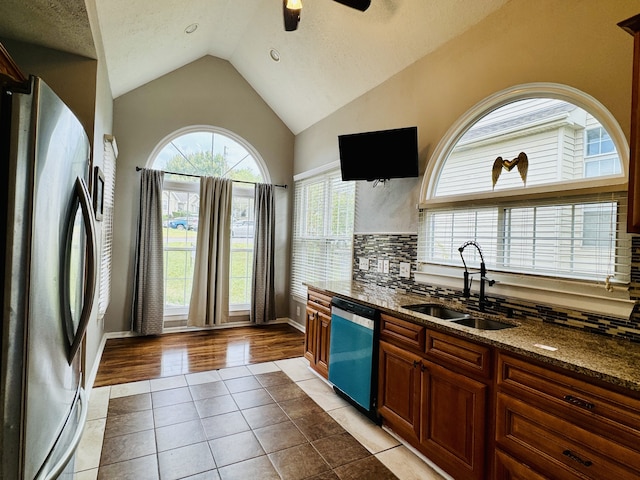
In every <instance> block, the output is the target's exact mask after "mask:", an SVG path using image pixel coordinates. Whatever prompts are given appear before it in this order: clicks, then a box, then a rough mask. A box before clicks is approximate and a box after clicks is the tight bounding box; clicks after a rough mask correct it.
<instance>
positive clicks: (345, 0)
mask: <svg viewBox="0 0 640 480" xmlns="http://www.w3.org/2000/svg"><path fill="white" fill-rule="evenodd" d="M333 1H334V2H338V3H341V4H342V5H346V6H347V7H351V8H355V9H356V10H360V11H361V12H364V11H365V10H366V9H367V8H369V5H371V0H333Z"/></svg>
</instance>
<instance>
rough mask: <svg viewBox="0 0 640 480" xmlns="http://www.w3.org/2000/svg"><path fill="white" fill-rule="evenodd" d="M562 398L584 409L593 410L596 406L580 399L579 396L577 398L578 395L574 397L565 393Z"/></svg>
mask: <svg viewBox="0 0 640 480" xmlns="http://www.w3.org/2000/svg"><path fill="white" fill-rule="evenodd" d="M564 400H565V402H569V403H570V404H572V405H575V406H576V407H580V408H584V409H586V410H593V409H594V408H596V406H595V405H594V404H593V403H591V402H587V401H586V400H582V399H581V398H578V397H574V396H573V395H565V396H564Z"/></svg>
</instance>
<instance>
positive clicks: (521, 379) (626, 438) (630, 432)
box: [497, 353, 640, 449]
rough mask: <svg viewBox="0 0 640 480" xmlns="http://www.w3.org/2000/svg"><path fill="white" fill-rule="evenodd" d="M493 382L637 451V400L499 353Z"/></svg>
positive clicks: (639, 407) (639, 432) (639, 412)
mask: <svg viewBox="0 0 640 480" xmlns="http://www.w3.org/2000/svg"><path fill="white" fill-rule="evenodd" d="M497 383H498V387H500V388H501V389H504V390H508V391H511V392H513V393H514V394H515V395H517V396H518V397H525V398H531V399H533V400H535V399H536V398H537V399H541V400H543V401H544V402H545V403H546V405H547V409H550V410H552V411H553V412H554V413H557V414H558V415H560V416H563V417H565V418H567V419H569V420H571V421H572V422H574V423H581V424H586V425H589V429H590V430H593V431H596V432H598V433H600V434H602V435H607V434H608V435H611V436H613V437H615V438H616V439H617V440H618V441H620V442H622V443H624V444H626V445H627V446H629V447H631V448H634V449H636V448H640V400H638V399H636V398H633V397H629V396H626V395H623V394H621V393H618V392H615V391H611V390H607V389H605V388H602V387H600V386H597V385H593V384H591V383H588V382H587V381H585V380H582V379H580V378H576V377H574V376H571V375H569V374H564V373H560V372H557V371H555V370H550V369H548V368H544V367H542V366H539V365H534V364H531V363H529V362H527V361H523V360H520V359H518V358H514V357H511V356H508V355H505V354H503V353H499V355H498V375H497ZM535 401H539V400H535Z"/></svg>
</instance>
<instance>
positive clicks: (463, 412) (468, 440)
mask: <svg viewBox="0 0 640 480" xmlns="http://www.w3.org/2000/svg"><path fill="white" fill-rule="evenodd" d="M421 370H422V374H421V381H420V383H421V391H422V396H421V408H420V421H421V427H420V445H421V446H422V450H423V451H424V453H425V454H426V455H427V457H429V458H433V459H437V460H436V462H437V463H438V464H439V465H440V466H441V467H442V468H443V469H444V470H445V471H447V472H448V473H450V474H451V475H452V476H453V477H454V478H465V479H478V480H480V479H484V478H486V477H485V471H484V466H485V450H486V448H485V441H486V440H485V439H486V429H485V421H486V415H487V408H486V407H487V400H488V398H487V394H488V387H487V385H485V384H484V383H481V382H479V381H477V380H474V379H472V378H469V377H467V376H465V375H461V374H459V373H455V372H452V371H450V370H448V369H446V368H444V367H441V366H439V365H436V364H435V363H432V362H426V361H425V362H423V364H422V369H421Z"/></svg>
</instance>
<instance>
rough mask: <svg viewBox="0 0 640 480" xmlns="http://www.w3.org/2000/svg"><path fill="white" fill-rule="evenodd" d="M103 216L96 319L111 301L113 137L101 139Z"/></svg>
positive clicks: (114, 163)
mask: <svg viewBox="0 0 640 480" xmlns="http://www.w3.org/2000/svg"><path fill="white" fill-rule="evenodd" d="M103 154H104V155H103V165H102V169H103V174H104V191H103V195H104V197H103V215H102V237H101V239H102V240H101V242H102V248H101V256H100V286H99V289H98V317H99V318H103V317H104V315H105V313H106V312H107V308H108V307H109V303H110V301H111V273H112V271H113V212H114V207H115V190H116V167H117V159H118V145H117V144H116V139H115V137H114V136H113V135H105V136H104V139H103Z"/></svg>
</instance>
